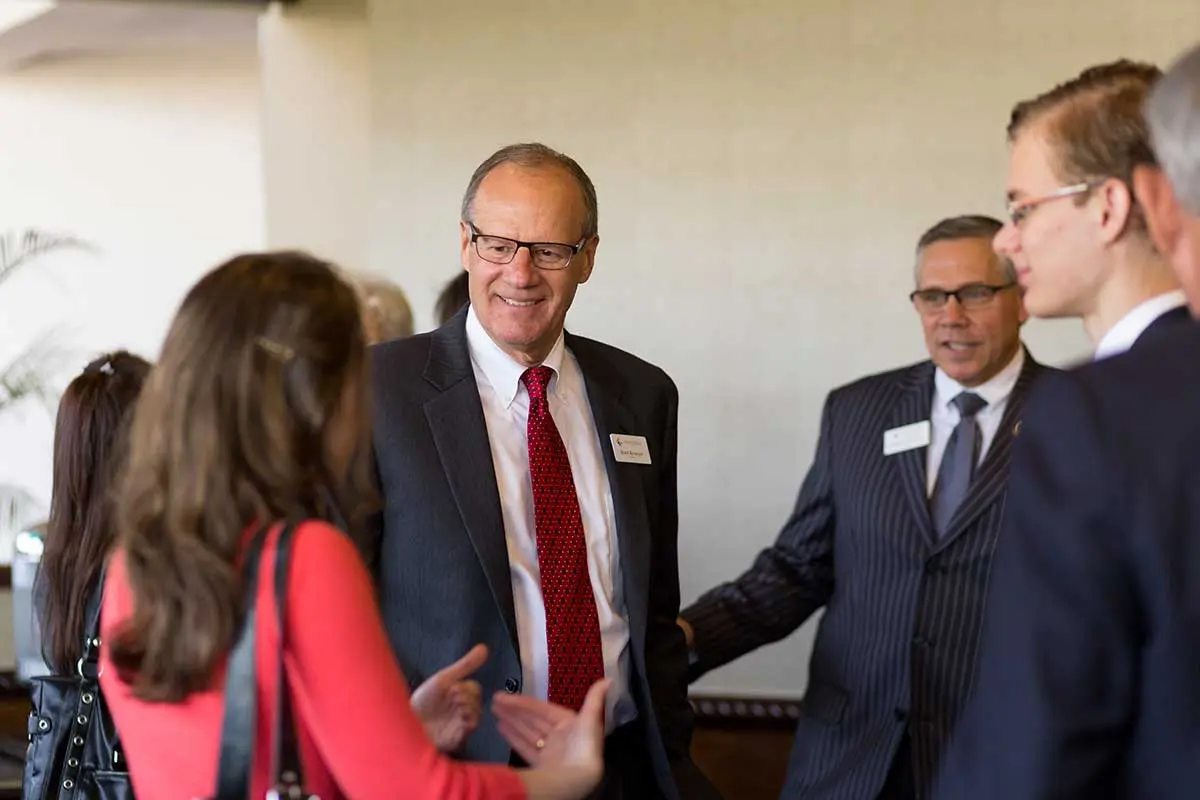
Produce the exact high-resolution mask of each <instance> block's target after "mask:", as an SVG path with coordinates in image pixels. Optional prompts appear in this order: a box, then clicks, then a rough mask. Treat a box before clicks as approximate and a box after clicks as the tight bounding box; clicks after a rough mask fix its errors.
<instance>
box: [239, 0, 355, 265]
mask: <svg viewBox="0 0 1200 800" xmlns="http://www.w3.org/2000/svg"><path fill="white" fill-rule="evenodd" d="M259 44H260V47H259V49H260V53H261V61H262V115H263V140H264V142H266V144H267V146H266V147H264V148H263V159H264V163H265V167H266V173H265V175H266V177H265V180H266V191H267V194H268V196H269V197H270V202H269V203H267V218H266V219H267V227H266V238H267V243H268V245H269V246H271V247H303V248H305V249H308V250H312V251H314V252H316V253H320V254H321V255H323V256H324V257H326V258H332V259H336V260H338V261H339V262H341V263H342V264H344V265H345V266H347V267H354V268H358V267H365V266H366V262H367V251H368V247H367V241H368V240H367V226H368V211H369V208H370V193H369V191H370V188H369V169H370V148H371V131H370V107H371V97H370V88H371V81H370V58H369V55H370V54H369V51H368V49H367V17H366V0H307V2H305V3H304V4H303V5H301V6H299V7H295V8H286V9H285V8H284V7H283V6H276V7H274V8H273V9H272V10H271V11H270V13H268V14H266V15H265V16H264V17H263V19H262V21H261V23H260V25H259Z"/></svg>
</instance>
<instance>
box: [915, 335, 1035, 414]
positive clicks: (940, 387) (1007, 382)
mask: <svg viewBox="0 0 1200 800" xmlns="http://www.w3.org/2000/svg"><path fill="white" fill-rule="evenodd" d="M1024 366H1025V346H1024V345H1021V346H1019V347H1018V348H1017V354H1016V355H1015V356H1013V358H1012V360H1011V361H1009V362H1008V364H1007V366H1005V367H1004V369H1002V370H1000V371H999V372H997V373H996V374H995V375H993V376H992V377H991V378H990V379H988V380H987V381H986V382H984V383H981V384H980V385H979V386H972V387H970V388H968V387H966V386H963V385H962V384H961V383H959V382H958V381H956V380H954V379H953V378H951V377H950V376H949V375H947V374H946V373H945V372H942V370H941V368H940V367H939V368H938V369H937V371H936V372H934V374H933V386H934V395H933V406H934V408H935V409H938V410H944V409H945V408H946V407H947V406H949V405H950V403H951V402H952V401H953V400H954V398H955V397H958V395H959V394H960V393H962V392H974V393H975V394H977V395H979V396H980V397H982V398H983V399H984V400H986V401H987V408H996V407H997V406H998V405H999V404H1000V402H1001V401H1003V400H1005V399H1006V398H1007V397H1008V396H1009V395H1010V394H1011V393H1012V390H1013V387H1014V386H1016V385H1017V378H1018V377H1020V375H1021V369H1022V367H1024Z"/></svg>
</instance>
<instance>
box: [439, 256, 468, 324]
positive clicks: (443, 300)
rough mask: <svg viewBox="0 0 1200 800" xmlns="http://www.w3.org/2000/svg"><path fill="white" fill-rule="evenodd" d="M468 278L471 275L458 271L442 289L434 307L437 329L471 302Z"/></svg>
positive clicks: (464, 271)
mask: <svg viewBox="0 0 1200 800" xmlns="http://www.w3.org/2000/svg"><path fill="white" fill-rule="evenodd" d="M470 277H471V273H469V272H467V271H466V270H460V271H459V273H458V274H457V275H455V276H454V277H453V278H451V279H450V280H449V281H447V282H446V285H445V286H443V287H442V291H441V293H439V294H438V299H437V304H436V306H435V312H436V314H437V324H438V327H439V328H440V327H441V326H442V325H445V324H446V323H447V322H449V321H450V320H451V319H453V318H454V315H455V314H457V313H458V312H459V310H460V309H461V308H462V307H463V306H465V305H467V304H468V303H470V302H471V295H470V283H469V279H470Z"/></svg>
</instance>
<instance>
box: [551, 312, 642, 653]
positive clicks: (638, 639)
mask: <svg viewBox="0 0 1200 800" xmlns="http://www.w3.org/2000/svg"><path fill="white" fill-rule="evenodd" d="M566 344H567V348H568V349H569V350H570V351H571V354H572V355H574V356H575V360H576V362H578V364H579V370H580V372H582V373H583V381H584V384H585V386H586V387H587V395H588V405H590V406H591V409H592V418H593V419H594V420H595V423H596V435H597V436H598V437H599V439H600V451H601V452H602V453H603V454H604V468H605V471H606V472H607V473H608V484H609V487H610V490H611V491H612V498H613V513H614V516H615V517H616V529H617V549H618V553H619V555H620V559H621V561H620V564H621V567H620V568H621V575H622V588H623V589H624V594H625V612H626V614H627V615H628V617H629V634H630V639H631V641H632V642H634V643H636V644H635V652H638V653H639V654H640V652H641V650H642V643H643V642H645V639H646V616H647V613H648V608H649V592H650V521H649V520H648V519H647V518H646V498H645V492H644V489H643V485H642V478H641V472H640V471H641V470H645V469H652V467H645V466H642V465H638V464H620V463H618V462H617V460H616V457H615V456H614V454H613V448H612V443H611V441H610V439H609V434H613V433H617V434H630V435H634V436H646V435H647V433H648V432H647V431H645V430H641V429H640V426H639V424H638V420H637V418H636V417H635V416H634V414H633V413H632V412H631V411H630V410H629V409H628V408H627V407H626V406H625V405H623V404H622V403H621V387H622V386H623V385H624V383H623V381H622V379H621V376H620V375H618V374H616V373H615V372H614V371H613V370H612V369H611V368H610V367H609V366H608V364H607V362H605V361H604V360H603V359H601V358H598V357H597V356H596V354H595V353H593V351H592V350H591V349H590V348H589V347H588V342H587V341H586V340H581V339H578V338H576V337H573V336H571V335H570V334H567V341H566Z"/></svg>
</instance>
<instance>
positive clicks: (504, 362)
mask: <svg viewBox="0 0 1200 800" xmlns="http://www.w3.org/2000/svg"><path fill="white" fill-rule="evenodd" d="M467 347H468V349H469V351H470V354H471V366H472V367H473V368H474V371H475V382H476V384H477V385H478V386H479V399H480V400H481V401H482V402H483V416H484V419H485V421H486V422H487V431H488V442H489V443H490V445H491V449H492V464H493V466H494V467H495V469H496V488H497V489H498V490H499V492H500V506H501V509H502V511H503V514H504V538H505V540H506V541H507V543H508V563H509V567H510V569H511V570H512V590H513V606H514V610H515V612H516V618H517V639H518V641H519V642H520V646H521V670H522V677H523V679H524V689H523V693H524V694H527V695H530V696H533V697H537V698H540V699H542V700H545V699H547V696H548V692H549V683H550V665H549V653H548V652H547V647H546V604H545V601H544V599H543V598H542V587H541V579H540V573H539V570H538V555H537V537H536V528H535V527H534V519H533V486H532V483H531V481H530V473H529V442H528V438H527V437H528V420H529V393H528V391H526V389H525V384H524V383H523V382H522V381H521V376H522V375H523V374H524V372H525V367H523V366H521V364H519V363H518V362H517V361H516V360H514V359H513V358H512V357H511V356H509V355H508V354H507V353H505V352H504V351H503V350H501V349H500V347H499V346H498V345H497V344H496V343H495V342H494V341H492V339H491V337H490V336H488V334H487V332H486V331H485V330H484V329H483V325H481V324H480V322H479V318H478V317H477V316H476V315H475V309H474V308H471V309H469V310H468V312H467ZM543 364H544V366H547V367H549V368H550V369H552V370H553V371H554V376H553V377H552V378H551V379H550V385H549V387H548V389H547V400H548V402H549V404H550V416H551V417H553V418H554V424H555V425H556V426H557V427H558V433H559V435H560V436H561V437H562V440H563V445H564V446H565V447H566V449H567V458H568V460H569V461H570V462H571V475H572V476H573V477H574V480H575V492H576V494H577V495H578V496H579V511H580V515H581V516H582V518H583V533H584V539H585V540H586V542H587V549H588V575H589V576H590V577H591V582H592V593H593V594H594V595H595V598H596V612H597V614H598V615H599V618H600V645H601V649H602V652H603V657H604V676H605V677H606V678H609V679H610V680H612V685H611V686H610V687H609V690H608V697H607V702H606V709H605V711H606V713H605V723H606V726H607V728H608V730H609V731H612V730H613V729H614V728H616V727H618V726H620V725H623V724H625V723H626V722H629V721H630V720H632V719H633V718H634V717H636V716H637V706H636V705H635V704H634V701H633V697H632V695H631V694H630V693H629V675H630V654H629V621H628V619H627V618H626V615H625V598H624V589H623V585H622V583H621V561H620V551H619V549H618V547H617V526H616V521H615V520H616V517H615V515H614V513H613V500H612V492H611V491H610V488H609V484H608V471H607V470H606V469H605V467H604V454H603V452H602V451H601V449H600V437H599V436H598V435H597V432H596V423H595V420H594V419H593V418H592V407H591V405H590V404H589V403H588V397H587V387H586V386H585V385H584V381H583V373H582V372H581V371H580V369H579V364H578V362H576V361H575V357H574V356H573V355H571V353H570V351H568V350H567V348H566V344H565V342H564V341H563V336H562V335H561V334H560V335H559V337H558V341H557V342H555V344H554V348H553V349H552V350H551V351H550V354H549V355H548V356H547V357H546V360H545V361H544V362H543Z"/></svg>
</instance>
